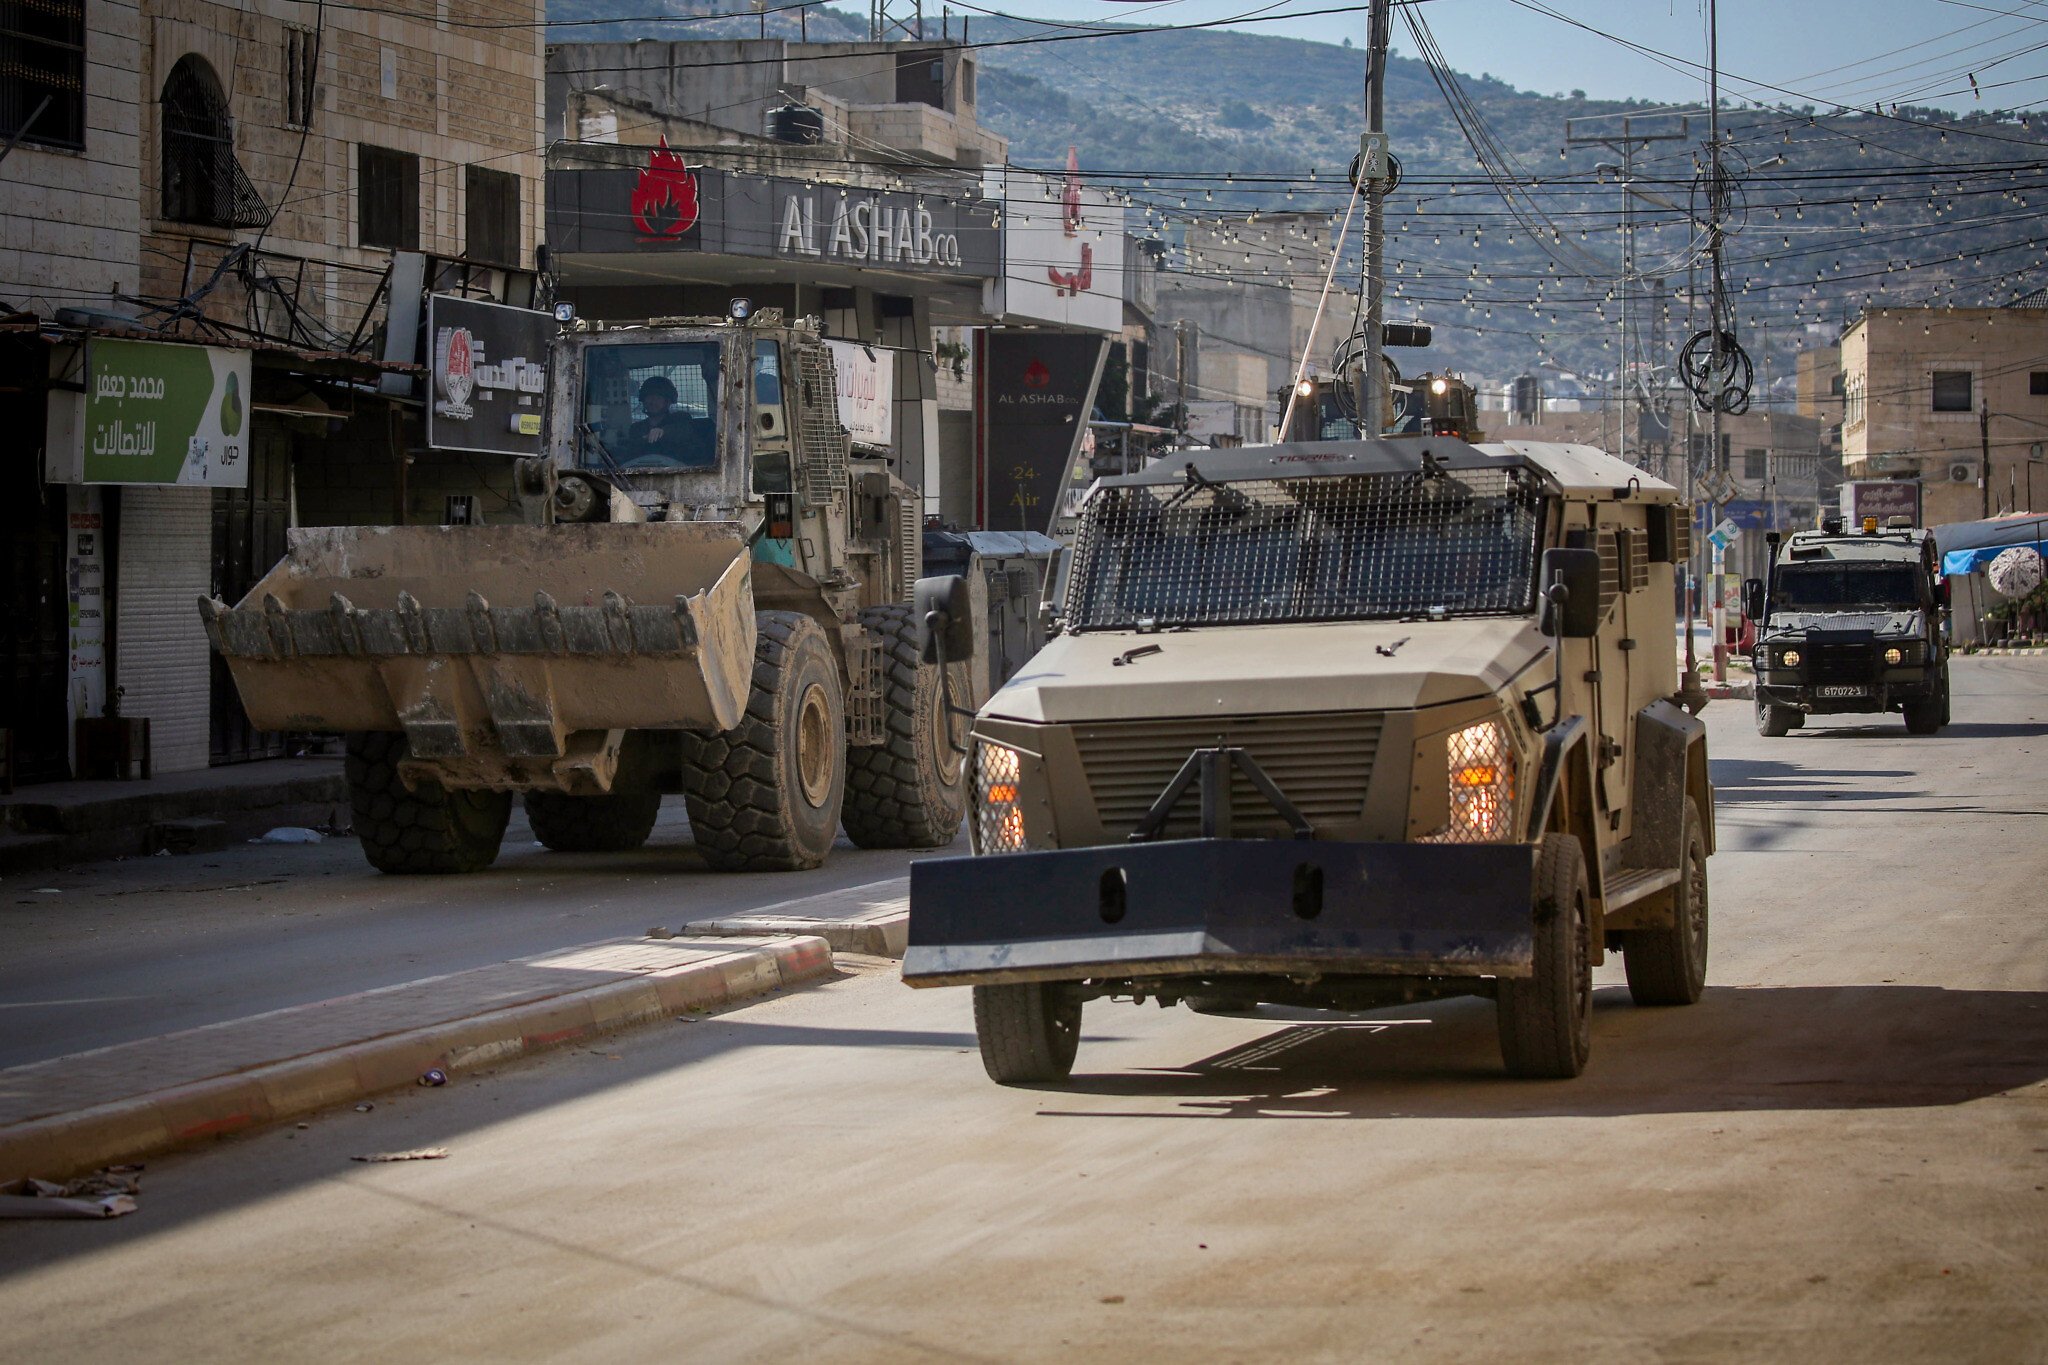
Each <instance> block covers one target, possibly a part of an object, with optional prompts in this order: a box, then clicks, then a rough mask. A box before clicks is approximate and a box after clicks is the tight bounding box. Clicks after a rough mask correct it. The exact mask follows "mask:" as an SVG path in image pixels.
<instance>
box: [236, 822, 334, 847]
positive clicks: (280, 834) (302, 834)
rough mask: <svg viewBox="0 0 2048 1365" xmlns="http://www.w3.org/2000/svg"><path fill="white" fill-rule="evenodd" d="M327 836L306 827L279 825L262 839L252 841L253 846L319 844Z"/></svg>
mask: <svg viewBox="0 0 2048 1365" xmlns="http://www.w3.org/2000/svg"><path fill="white" fill-rule="evenodd" d="M326 837H327V836H326V835H324V834H322V833H321V832H320V831H319V830H317V829H307V828H306V827H305V826H304V825H279V826H278V827H277V828H276V829H274V830H271V831H270V832H269V833H268V834H266V835H264V836H263V837H262V838H260V839H251V840H250V841H249V842H250V843H252V844H317V843H319V842H320V841H321V840H322V839H325V838H326Z"/></svg>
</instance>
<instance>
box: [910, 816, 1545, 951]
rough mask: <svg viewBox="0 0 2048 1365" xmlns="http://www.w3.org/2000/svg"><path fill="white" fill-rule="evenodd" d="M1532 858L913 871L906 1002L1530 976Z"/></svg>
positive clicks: (1162, 856)
mask: <svg viewBox="0 0 2048 1365" xmlns="http://www.w3.org/2000/svg"><path fill="white" fill-rule="evenodd" d="M1535 857H1536V850H1535V848H1534V847H1533V846H1530V845H1524V844H1489V845H1463V846H1451V845H1436V844H1354V843H1323V842H1292V841H1285V840H1276V839H1184V840H1173V841H1167V842H1161V843H1149V844H1122V845H1109V846H1104V847H1099V848H1078V849H1066V850H1061V851H1058V852H1051V853H1012V854H999V855H995V856H990V857H982V858H933V859H928V860H925V861H923V862H917V863H912V864H911V867H910V932H909V949H908V951H907V952H906V953H905V955H904V959H903V978H904V980H906V981H908V982H910V983H911V984H912V985H916V986H952V985H966V984H975V983H989V982H999V981H1078V980H1083V979H1090V980H1117V981H1121V980H1136V979H1144V978H1156V977H1169V976H1204V975H1217V974H1224V973H1260V974H1269V975H1270V974H1279V975H1288V976H1313V977H1324V976H1402V977H1414V976H1466V977H1477V976H1508V977H1517V976H1527V975H1529V973H1530V971H1531V970H1532V964H1533V961H1534V939H1533V936H1532V931H1533V925H1532V922H1531V915H1530V902H1531V888H1532V885H1533V881H1534V877H1535Z"/></svg>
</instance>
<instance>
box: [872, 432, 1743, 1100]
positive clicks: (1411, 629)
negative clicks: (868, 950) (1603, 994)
mask: <svg viewBox="0 0 2048 1365" xmlns="http://www.w3.org/2000/svg"><path fill="white" fill-rule="evenodd" d="M1685 535H1686V510H1685V509H1684V508H1683V507H1682V506H1681V505H1680V504H1679V500H1678V494H1677V492H1676V491H1675V490H1674V489H1672V488H1671V487H1670V486H1668V485H1666V484H1663V483H1660V482H1658V481H1657V480H1655V479H1652V478H1649V477H1648V476H1646V475H1645V474H1643V473H1642V471H1640V470H1638V469H1635V468H1633V467H1631V466H1628V465H1625V464H1623V463H1621V462H1620V461H1618V460H1614V459H1611V458H1610V457H1608V456H1606V455H1603V454H1601V453H1600V452H1598V451H1595V450H1592V449H1589V448H1587V447H1584V446H1558V445H1528V444H1522V443H1509V444H1506V445H1487V446H1477V447H1475V446H1471V445H1467V444H1465V443H1463V442H1461V441H1458V440H1455V439H1451V438H1447V437H1430V438H1424V439H1422V440H1419V441H1418V440H1415V439H1413V438H1409V439H1403V440H1380V441H1343V442H1315V443H1298V444H1287V445H1276V446H1267V447H1261V448H1250V449H1242V450H1232V451H1214V452H1203V453H1199V454H1191V455H1189V456H1188V457H1187V458H1185V459H1184V460H1183V459H1182V458H1181V457H1175V458H1174V460H1172V461H1170V462H1162V463H1161V464H1160V465H1159V466H1157V467H1155V468H1154V469H1152V470H1149V471H1147V472H1145V473H1143V474H1139V475H1134V476H1130V477H1125V478H1115V479H1106V480H1104V481H1102V483H1101V484H1099V485H1098V486H1097V487H1096V489H1095V490H1094V492H1093V493H1092V495H1091V496H1090V498H1089V500H1088V502H1087V503H1086V505H1085V507H1084V510H1083V513H1082V518H1081V524H1080V530H1079V534H1078V537H1077V539H1076V543H1075V546H1074V550H1073V562H1072V564H1071V566H1070V568H1069V571H1068V575H1067V584H1068V586H1067V596H1066V603H1065V623H1064V624H1065V632H1064V634H1063V635H1061V636H1060V637H1059V638H1058V639H1056V640H1054V641H1053V642H1052V643H1051V644H1049V645H1048V646H1047V647H1046V648H1045V649H1044V650H1043V651H1042V652H1040V653H1039V654H1038V656H1037V657H1036V658H1035V659H1033V660H1032V662H1031V664H1030V665H1029V666H1028V667H1026V668H1025V669H1024V670H1023V671H1022V672H1021V673H1020V674H1018V676H1017V677H1015V678H1014V679H1012V680H1011V681H1010V683H1009V684H1008V685H1007V686H1006V687H1004V688H1003V689H1002V690H1001V691H999V692H998V693H996V695H994V696H993V697H991V698H990V699H989V700H988V701H987V703H986V704H984V705H983V706H982V707H981V708H980V711H979V714H978V715H977V717H976V719H975V721H974V727H973V731H974V740H973V749H974V755H973V763H974V772H973V782H972V793H973V794H972V815H971V819H970V828H971V830H972V833H973V840H974V853H975V856H974V857H972V858H947V859H932V860H927V861H921V862H918V863H916V864H914V865H913V866H912V869H911V905H910V926H909V945H910V946H909V951H908V954H907V956H906V957H905V960H904V967H903V975H904V978H905V980H906V981H908V982H909V983H910V984H911V985H914V986H950V985H972V986H973V987H974V992H975V998H974V1009H975V1025H976V1029H977V1031H978V1033H979V1035H980V1041H981V1053H982V1060H983V1062H984V1063H985V1064H986V1066H987V1069H988V1072H989V1074H990V1075H991V1076H992V1077H994V1078H995V1079H996V1080H998V1081H1003V1082H1025V1081H1045V1080H1053V1079H1058V1078H1060V1077H1064V1076H1065V1075H1067V1074H1068V1072H1069V1070H1070V1069H1071V1067H1072V1065H1073V1062H1074V1057H1075V1047H1076V1044H1077V1042H1078V1040H1079V1037H1080V1023H1081V1010H1082V1005H1083V1002H1085V1001H1087V1000H1089V999H1092V998H1096V997H1128V998H1133V999H1137V1000H1144V999H1147V998H1150V999H1156V1000H1158V1001H1159V1002H1160V1003H1162V1004H1171V1003H1174V1002H1181V1003H1186V1004H1189V1005H1191V1006H1193V1007H1195V1008H1197V1009H1204V1010H1223V1009H1233V1008H1240V1009H1241V1008H1249V1007H1252V1006H1254V1005H1256V1004H1259V1003H1280V1004H1287V1005H1294V1006H1309V1007H1322V1008H1329V1009H1361V1008H1371V1007H1376V1006H1383V1005H1389V1004H1395V1003H1402V1002H1408V1001H1415V1000H1421V999H1428V998H1433V997H1439V996H1450V995H1468V994H1469V995H1488V996H1492V997H1493V998H1494V999H1495V1000H1496V1001H1497V1002H1498V1005H1499V1031H1500V1044H1501V1051H1502V1053H1503V1055H1504V1057H1505V1058H1506V1061H1507V1066H1508V1069H1509V1070H1510V1071H1511V1072H1513V1073H1515V1074H1517V1075H1524V1076H1575V1075H1577V1074H1578V1073H1579V1071H1580V1070H1581V1068H1582V1067H1583V1066H1584V1065H1585V1062H1586V1056H1587V1050H1588V1045H1589V1034H1588V1022H1589V1012H1590V1008H1591V999H1592V986H1591V977H1590V973H1591V970H1592V968H1593V966H1594V965H1596V964H1598V963H1599V962H1600V961H1601V960H1602V959H1603V957H1604V955H1605V954H1606V953H1608V952H1613V951H1617V950H1618V951H1620V952H1621V954H1622V957H1623V962H1624V964H1625V966H1626V967H1627V971H1628V983H1629V989H1630V991H1631V992H1632V994H1633V995H1634V998H1635V999H1636V1001H1637V1002H1638V1003H1641V1004H1657V1005H1678V1004H1690V1003H1692V1002H1693V1001H1695V1000H1696V999H1698V997H1699V994H1700V991H1701V987H1702V984H1703V981H1704V978H1705V973H1706V959H1707V868H1706V862H1707V855H1708V854H1709V853H1710V852H1712V850H1713V838H1714V833H1713V791H1712V788H1711V786H1710V784H1709V782H1708V776H1707V753H1706V741H1705V733H1704V727H1703V726H1702V725H1701V723H1700V722H1699V721H1698V720H1697V719H1695V718H1693V717H1692V716H1690V715H1688V714H1686V713H1685V712H1684V711H1683V710H1681V709H1680V708H1679V707H1678V706H1677V705H1676V704H1674V702H1673V700H1672V698H1673V694H1674V693H1675V692H1676V691H1677V689H1678V670H1677V663H1676V659H1675V651H1674V647H1673V637H1674V626H1675V623H1674V619H1673V616H1674V607H1673V603H1674V601H1675V596H1676V594H1675V591H1674V586H1673V565H1674V564H1676V563H1679V562H1682V561H1683V559H1684V558H1685V555H1686V549H1687V546H1686V541H1685ZM934 606H935V608H936V610H935V611H934V612H933V614H932V615H931V616H930V618H929V628H928V645H929V647H930V649H931V651H932V652H933V653H934V654H935V655H944V656H946V657H956V656H957V651H958V650H959V649H961V648H963V647H965V641H964V639H963V638H962V637H961V636H960V635H958V634H956V633H955V632H954V631H952V630H950V629H948V627H949V626H950V625H951V624H952V622H951V620H950V618H949V615H948V611H947V609H946V604H945V603H944V602H943V601H937V600H935V602H934Z"/></svg>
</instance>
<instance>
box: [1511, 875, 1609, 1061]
mask: <svg viewBox="0 0 2048 1365" xmlns="http://www.w3.org/2000/svg"><path fill="white" fill-rule="evenodd" d="M1533 899H1534V902H1535V903H1534V905H1533V907H1532V913H1533V916H1534V919H1535V928H1536V971H1535V974H1534V975H1533V976H1530V977H1527V978H1523V979H1515V980H1503V981H1502V982H1501V983H1500V989H1499V999H1498V1004H1499V1009H1498V1011H1497V1013H1498V1019H1497V1022H1498V1024H1499V1027H1500V1054H1501V1059H1502V1060H1503V1061H1505V1062H1506V1063H1507V1068H1508V1074H1509V1075H1511V1076H1529V1077H1540V1078H1547V1079H1552V1080H1567V1079H1569V1078H1571V1077H1573V1076H1576V1075H1578V1074H1579V1073H1580V1072H1582V1071H1584V1070H1585V1069H1586V1057H1587V1054H1588V1053H1589V1052H1590V1051H1591V1049H1592V1015H1593V965H1592V961H1591V959H1590V957H1589V956H1588V954H1587V945H1586V905H1587V901H1588V899H1589V897H1588V894H1587V891H1586V864H1585V855H1584V854H1583V853H1582V852H1581V851H1580V849H1579V841H1578V840H1577V839H1574V838H1572V837H1571V836H1570V835H1568V834H1546V835H1544V836H1543V844H1542V848H1541V851H1540V852H1539V853H1538V854H1537V857H1536V894H1535V896H1534V897H1533Z"/></svg>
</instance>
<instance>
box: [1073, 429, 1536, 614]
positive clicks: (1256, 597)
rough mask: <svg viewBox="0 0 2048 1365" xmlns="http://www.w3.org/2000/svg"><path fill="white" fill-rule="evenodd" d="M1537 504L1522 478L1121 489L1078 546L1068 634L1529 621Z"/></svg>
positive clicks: (1528, 478)
mask: <svg viewBox="0 0 2048 1365" xmlns="http://www.w3.org/2000/svg"><path fill="white" fill-rule="evenodd" d="M1542 511H1543V495H1542V492H1541V489H1540V487H1539V486H1538V483H1537V480H1536V479H1535V477H1534V476H1532V475H1531V474H1530V473H1529V472H1528V471H1527V470H1525V469H1523V468H1521V467H1519V466H1511V467H1508V468H1505V469H1481V470H1458V471H1455V472H1446V471H1431V472H1423V473H1403V474H1359V475H1346V476H1341V477H1328V476H1322V477H1309V478H1299V479H1255V480H1248V481H1245V482H1239V483H1210V482H1206V481H1203V480H1201V479H1199V478H1191V479H1190V481H1189V482H1187V483H1184V484H1149V485H1137V486H1132V485H1113V486H1109V487H1105V488H1101V489H1098V490H1097V491H1096V493H1095V495H1094V496H1093V497H1092V498H1090V499H1089V501H1088V505H1087V509H1086V510H1085V512H1084V513H1083V515H1082V518H1081V528H1080V533H1079V535H1078V536H1077V538H1076V540H1075V544H1074V568H1073V573H1072V575H1071V577H1070V578H1069V586H1068V597H1067V618H1068V622H1069V625H1070V627H1071V628H1072V629H1075V630H1109V629H1117V628H1130V627H1136V626H1147V627H1149V626H1151V625H1154V624H1156V625H1159V626H1184V625H1185V626H1193V625H1230V624H1243V623H1249V622H1260V621H1349V620H1369V619H1374V618H1386V617H1395V618H1398V617H1406V616H1416V617H1426V616H1433V615H1446V616H1479V615H1500V614H1513V613H1522V612H1527V611H1529V610H1530V609H1531V608H1532V606H1533V604H1534V599H1535V581H1536V547H1537V535H1538V531H1539V529H1540V526H1541V521H1542Z"/></svg>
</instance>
